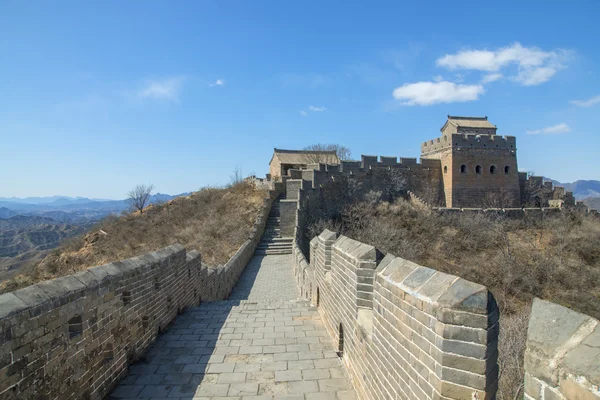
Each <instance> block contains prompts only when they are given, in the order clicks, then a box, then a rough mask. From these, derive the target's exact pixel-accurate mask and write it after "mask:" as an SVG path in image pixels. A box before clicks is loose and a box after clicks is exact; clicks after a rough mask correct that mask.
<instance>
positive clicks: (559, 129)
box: [527, 123, 571, 135]
mask: <svg viewBox="0 0 600 400" xmlns="http://www.w3.org/2000/svg"><path fill="white" fill-rule="evenodd" d="M569 132H571V128H570V127H569V125H567V124H565V123H562V124H557V125H552V126H547V127H545V128H542V129H535V130H532V131H527V134H528V135H554V134H559V133H569Z"/></svg>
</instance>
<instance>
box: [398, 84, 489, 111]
mask: <svg viewBox="0 0 600 400" xmlns="http://www.w3.org/2000/svg"><path fill="white" fill-rule="evenodd" d="M483 92H484V89H483V86H482V85H461V84H456V83H453V82H448V81H440V82H416V83H407V84H404V85H402V86H400V87H398V88H396V89H395V90H394V92H393V95H394V98H395V99H396V100H400V101H402V103H401V104H402V105H405V106H414V105H419V106H429V105H432V104H437V103H453V102H464V101H473V100H477V99H478V98H479V95H481V94H483Z"/></svg>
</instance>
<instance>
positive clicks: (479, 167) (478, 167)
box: [475, 165, 481, 174]
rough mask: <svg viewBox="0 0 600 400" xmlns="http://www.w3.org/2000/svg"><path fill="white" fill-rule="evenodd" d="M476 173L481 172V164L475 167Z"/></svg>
mask: <svg viewBox="0 0 600 400" xmlns="http://www.w3.org/2000/svg"><path fill="white" fill-rule="evenodd" d="M475 173H476V174H481V165H478V166H476V167H475Z"/></svg>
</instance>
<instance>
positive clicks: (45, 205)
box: [0, 193, 189, 218]
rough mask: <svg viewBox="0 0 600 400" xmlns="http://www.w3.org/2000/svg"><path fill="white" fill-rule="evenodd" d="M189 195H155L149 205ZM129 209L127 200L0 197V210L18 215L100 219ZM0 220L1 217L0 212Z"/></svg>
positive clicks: (65, 197)
mask: <svg viewBox="0 0 600 400" xmlns="http://www.w3.org/2000/svg"><path fill="white" fill-rule="evenodd" d="M188 194H189V193H182V194H178V195H175V196H172V195H169V194H163V193H157V194H155V195H152V196H151V197H150V204H154V203H159V202H164V201H169V200H172V199H174V198H175V197H179V196H187V195H188ZM128 208H129V202H128V201H127V200H106V199H89V198H87V197H68V196H50V197H27V198H17V197H0V210H2V209H8V210H10V211H13V212H16V213H17V214H20V215H28V214H35V215H40V214H41V213H44V212H50V211H63V212H67V213H72V212H79V213H78V214H81V211H84V210H85V211H87V212H88V214H90V213H92V214H94V213H96V214H99V216H100V217H102V216H106V215H108V214H112V213H119V212H122V211H125V210H127V209H128ZM0 218H5V217H2V214H1V211H0Z"/></svg>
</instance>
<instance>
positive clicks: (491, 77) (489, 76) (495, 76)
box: [481, 72, 503, 83]
mask: <svg viewBox="0 0 600 400" xmlns="http://www.w3.org/2000/svg"><path fill="white" fill-rule="evenodd" d="M502 77H503V75H502V74H500V73H497V72H495V73H491V74H487V75H485V76H484V77H483V79H481V83H490V82H495V81H497V80H499V79H502Z"/></svg>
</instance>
